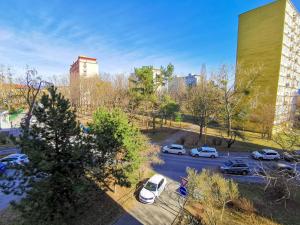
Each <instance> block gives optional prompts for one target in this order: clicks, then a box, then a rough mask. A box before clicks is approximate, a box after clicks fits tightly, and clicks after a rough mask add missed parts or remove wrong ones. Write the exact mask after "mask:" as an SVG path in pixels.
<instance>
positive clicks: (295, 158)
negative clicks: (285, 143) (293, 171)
mask: <svg viewBox="0 0 300 225" xmlns="http://www.w3.org/2000/svg"><path fill="white" fill-rule="evenodd" d="M282 156H283V159H284V160H286V161H288V162H299V161H300V153H299V152H284V153H283V155H282Z"/></svg>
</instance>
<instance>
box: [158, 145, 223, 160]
mask: <svg viewBox="0 0 300 225" xmlns="http://www.w3.org/2000/svg"><path fill="white" fill-rule="evenodd" d="M162 152H164V153H171V154H177V155H184V154H186V150H185V148H184V147H183V146H182V145H178V144H171V145H166V146H164V147H163V148H162ZM190 155H191V156H193V157H207V158H216V157H219V154H218V152H217V150H216V149H215V148H212V147H200V148H193V149H191V151H190Z"/></svg>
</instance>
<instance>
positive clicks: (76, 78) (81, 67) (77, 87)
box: [70, 56, 99, 105]
mask: <svg viewBox="0 0 300 225" xmlns="http://www.w3.org/2000/svg"><path fill="white" fill-rule="evenodd" d="M94 79H99V66H98V62H97V59H96V58H91V57H86V56H78V59H77V60H76V61H75V62H74V63H73V64H72V65H71V67H70V94H71V101H72V104H73V105H79V104H82V103H83V102H84V103H85V104H88V103H89V101H90V98H89V90H88V86H89V85H88V82H90V81H91V82H93V80H94Z"/></svg>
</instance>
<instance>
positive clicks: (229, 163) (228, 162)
mask: <svg viewBox="0 0 300 225" xmlns="http://www.w3.org/2000/svg"><path fill="white" fill-rule="evenodd" d="M232 164H233V163H232V162H231V161H227V162H225V166H231V165H232Z"/></svg>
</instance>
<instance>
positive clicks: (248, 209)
mask: <svg viewBox="0 0 300 225" xmlns="http://www.w3.org/2000/svg"><path fill="white" fill-rule="evenodd" d="M229 205H230V206H231V207H232V208H234V209H235V210H238V211H241V212H244V213H246V214H252V213H255V212H256V209H255V208H254V206H253V203H252V202H251V201H250V200H248V199H246V198H238V199H234V200H233V201H231V202H230V203H229Z"/></svg>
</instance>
